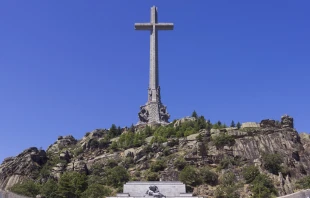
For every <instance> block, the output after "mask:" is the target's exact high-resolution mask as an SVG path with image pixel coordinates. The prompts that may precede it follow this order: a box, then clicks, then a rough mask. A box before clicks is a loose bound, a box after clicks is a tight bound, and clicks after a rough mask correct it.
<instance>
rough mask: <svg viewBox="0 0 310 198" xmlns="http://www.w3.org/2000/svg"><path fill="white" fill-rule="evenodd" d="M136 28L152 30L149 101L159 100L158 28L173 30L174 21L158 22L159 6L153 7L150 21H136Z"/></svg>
mask: <svg viewBox="0 0 310 198" xmlns="http://www.w3.org/2000/svg"><path fill="white" fill-rule="evenodd" d="M135 29H136V30H149V31H150V33H151V34H150V82H149V101H152V102H157V101H158V100H160V97H156V96H157V95H160V93H158V87H159V82H158V30H173V23H158V21H157V7H155V6H153V7H152V8H151V22H150V23H135Z"/></svg>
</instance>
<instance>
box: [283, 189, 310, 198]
mask: <svg viewBox="0 0 310 198" xmlns="http://www.w3.org/2000/svg"><path fill="white" fill-rule="evenodd" d="M279 198H310V189H307V190H302V191H299V192H296V193H293V194H289V195H285V196H282V197H279Z"/></svg>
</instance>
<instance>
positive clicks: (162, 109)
mask: <svg viewBox="0 0 310 198" xmlns="http://www.w3.org/2000/svg"><path fill="white" fill-rule="evenodd" d="M159 114H160V119H161V121H164V122H168V120H169V118H170V115H169V113H168V112H167V107H166V106H164V105H162V106H161V107H160V110H159Z"/></svg>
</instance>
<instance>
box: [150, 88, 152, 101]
mask: <svg viewBox="0 0 310 198" xmlns="http://www.w3.org/2000/svg"><path fill="white" fill-rule="evenodd" d="M151 100H152V90H151V89H150V88H149V101H151Z"/></svg>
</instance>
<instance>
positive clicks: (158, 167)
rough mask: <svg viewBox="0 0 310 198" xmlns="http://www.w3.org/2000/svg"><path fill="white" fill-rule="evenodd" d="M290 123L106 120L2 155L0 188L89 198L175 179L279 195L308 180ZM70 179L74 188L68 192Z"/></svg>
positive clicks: (305, 138)
mask: <svg viewBox="0 0 310 198" xmlns="http://www.w3.org/2000/svg"><path fill="white" fill-rule="evenodd" d="M293 126H294V123H293V118H291V117H290V116H287V115H285V116H282V117H281V120H280V121H276V120H269V119H267V120H262V121H261V122H260V123H244V124H242V126H241V127H229V128H227V127H225V126H223V125H221V123H216V124H213V125H212V124H211V123H210V122H209V121H206V120H205V119H204V117H203V116H197V115H195V117H186V118H183V119H180V120H175V121H174V122H173V123H171V124H169V125H167V126H152V127H149V126H141V125H140V126H136V127H134V126H132V127H130V128H117V127H116V126H115V125H112V127H111V128H110V129H96V130H94V131H92V132H88V133H86V135H85V136H84V137H83V138H82V139H81V140H76V139H75V138H74V137H73V136H71V135H69V136H60V137H58V139H57V141H56V142H54V144H52V145H50V146H49V147H48V149H47V150H46V151H44V150H39V149H37V148H35V147H33V148H29V149H26V150H24V151H23V152H22V153H21V154H19V155H18V156H16V157H9V158H6V159H5V160H4V161H3V163H2V164H1V165H0V189H4V190H12V191H14V192H17V193H20V194H24V195H28V196H34V195H36V194H43V195H44V196H46V197H92V196H93V197H95V195H94V193H99V194H100V193H101V194H100V195H109V194H113V193H115V192H117V191H120V190H121V186H122V184H123V183H124V182H126V181H128V180H149V181H151V180H162V181H173V180H181V181H183V182H185V183H186V184H187V188H188V191H192V192H193V193H194V194H196V195H201V196H208V197H250V196H253V197H258V195H257V193H265V194H266V195H265V196H262V197H268V196H272V195H276V196H281V195H286V194H290V193H293V192H295V191H297V190H299V189H302V188H307V187H308V186H307V185H309V183H310V182H309V181H310V179H309V177H308V175H309V174H310V153H309V147H310V136H309V135H308V134H306V133H302V134H298V132H297V131H296V130H295V129H294V128H293ZM76 178H79V179H78V180H77V179H76ZM73 181H79V182H78V183H79V184H80V186H79V187H76V183H75V184H74V188H76V189H75V191H74V192H67V191H70V190H68V189H72V188H73V187H72V186H70V185H73V184H72V182H73ZM307 182H308V183H307ZM29 189H37V191H32V192H28V191H30V190H29ZM66 193H67V194H66ZM68 193H69V194H70V193H71V194H70V195H69V194H68ZM100 195H97V197H100Z"/></svg>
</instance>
